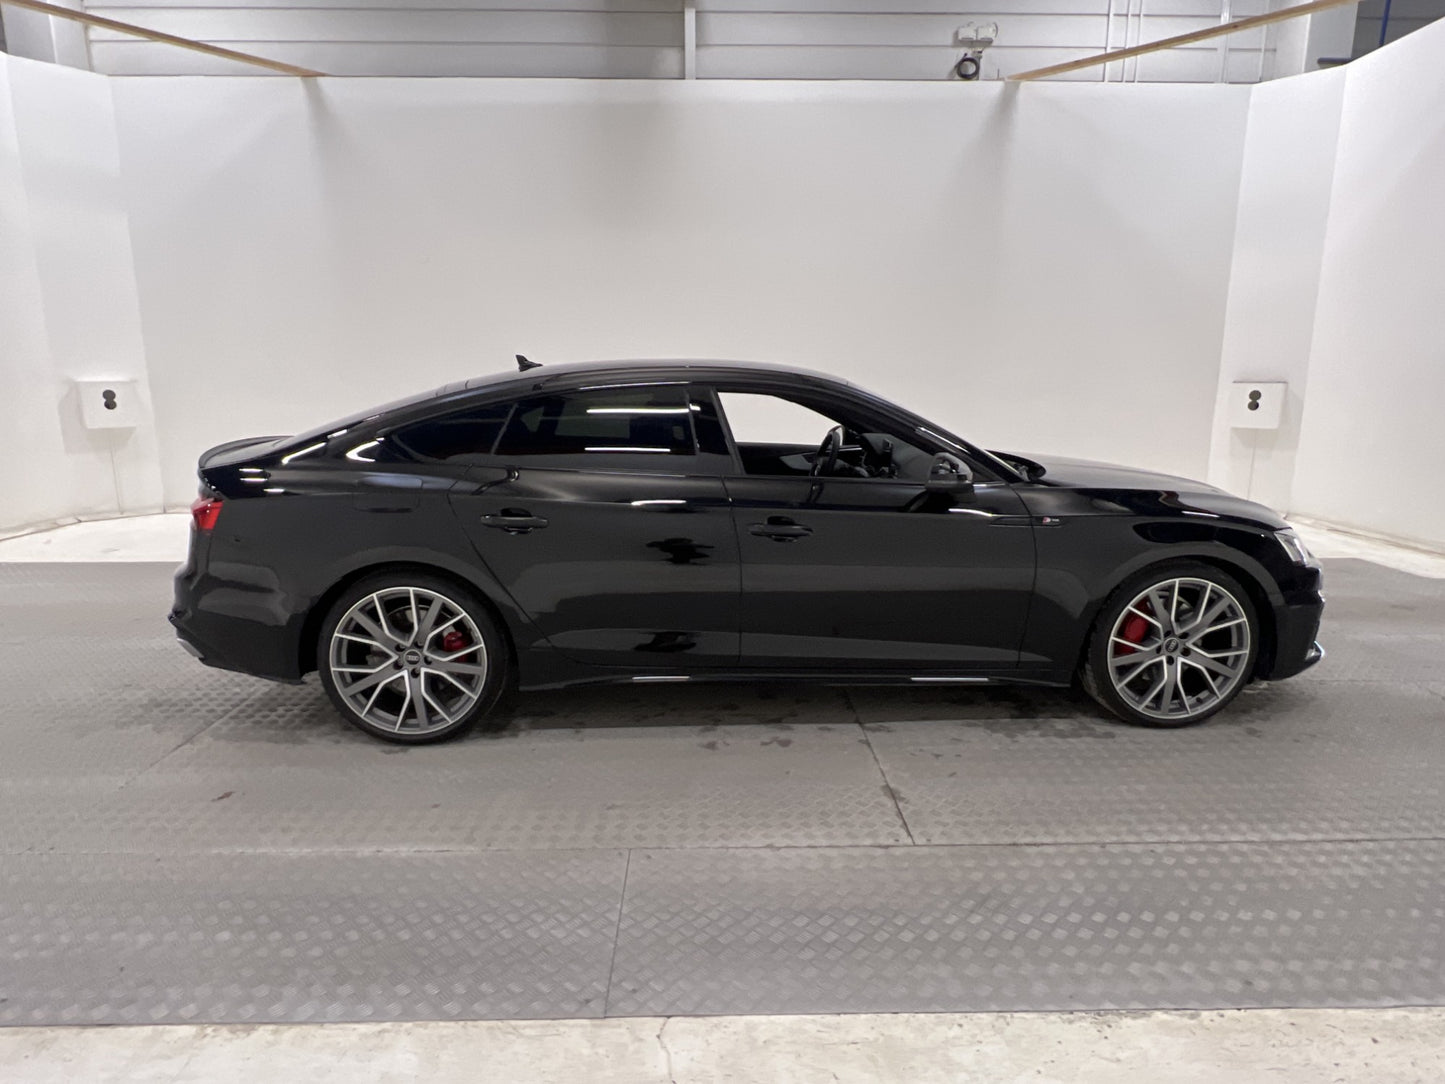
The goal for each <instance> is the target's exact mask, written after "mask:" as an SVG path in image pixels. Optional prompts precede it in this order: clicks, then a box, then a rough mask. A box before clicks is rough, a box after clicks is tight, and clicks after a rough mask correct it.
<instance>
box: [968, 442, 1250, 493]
mask: <svg viewBox="0 0 1445 1084" xmlns="http://www.w3.org/2000/svg"><path fill="white" fill-rule="evenodd" d="M994 454H995V455H997V456H998V457H999V458H1000V459H1002V460H1003V461H1004V462H1005V463H1009V464H1011V465H1022V466H1023V467H1024V468H1025V473H1026V474H1028V476H1029V480H1030V481H1035V482H1041V483H1043V484H1044V485H1053V486H1068V487H1069V488H1071V489H1167V490H1172V491H1174V492H1178V493H1223V492H1224V491H1223V490H1222V489H1219V488H1218V487H1216V486H1212V485H1209V484H1208V483H1207V482H1197V481H1195V480H1194V479H1192V478H1182V477H1180V476H1179V475H1177V474H1164V473H1162V472H1160V471H1151V470H1145V469H1144V468H1142V467H1124V466H1120V465H1119V464H1117V463H1099V462H1097V461H1095V460H1092V459H1070V458H1068V457H1066V456H1061V455H1043V456H1039V455H1017V454H1014V453H1012V452H995V453H994Z"/></svg>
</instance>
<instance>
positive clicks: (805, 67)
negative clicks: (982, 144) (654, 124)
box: [6, 0, 1445, 82]
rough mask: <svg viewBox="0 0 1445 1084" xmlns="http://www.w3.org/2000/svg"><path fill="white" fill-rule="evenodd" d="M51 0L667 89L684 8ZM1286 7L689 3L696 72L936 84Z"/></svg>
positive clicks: (288, 41)
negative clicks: (961, 68) (981, 28)
mask: <svg viewBox="0 0 1445 1084" xmlns="http://www.w3.org/2000/svg"><path fill="white" fill-rule="evenodd" d="M61 2H69V3H70V4H71V6H81V5H83V6H84V7H85V8H86V9H88V10H90V11H92V12H94V13H96V14H99V15H105V16H108V17H110V18H113V19H119V20H121V21H124V22H130V23H136V24H139V25H141V26H145V27H149V28H152V29H155V30H161V31H165V32H167V33H170V34H175V35H179V36H181V37H187V38H194V39H198V40H201V41H206V42H211V43H214V44H218V45H224V46H227V47H229V48H233V49H237V50H240V51H243V52H249V53H255V54H258V55H261V56H265V57H270V58H273V59H277V60H283V61H288V62H290V63H293V64H297V65H301V66H303V67H308V68H314V69H318V70H320V71H324V72H326V73H328V74H334V75H399V76H546V77H567V76H572V77H601V78H609V77H610V78H663V79H666V78H679V77H681V76H682V75H683V69H684V45H683V42H684V26H685V22H686V19H687V18H688V16H687V15H686V14H685V8H684V4H685V0H61ZM1295 2H1299V0H895V2H892V3H889V2H885V0H695V3H694V4H692V5H691V6H692V7H693V8H694V10H695V13H696V14H695V28H696V65H697V67H696V75H697V77H699V78H739V79H758V78H765V79H943V78H947V77H948V74H949V70H950V68H951V67H952V65H953V64H954V62H955V61H956V60H957V59H958V57H959V55H960V50H959V48H957V47H956V46H955V45H954V43H953V38H954V32H955V30H956V29H958V28H959V27H961V26H963V25H964V24H966V23H997V24H998V27H999V32H998V41H997V44H996V45H995V46H993V47H992V48H991V49H990V50H989V51H988V53H987V54H986V57H985V61H984V77H985V78H993V77H996V76H997V75H1007V74H1010V73H1012V72H1018V71H1022V70H1024V69H1027V68H1032V67H1038V66H1041V65H1044V64H1051V63H1055V62H1058V61H1062V60H1071V59H1074V58H1077V57H1083V56H1088V55H1090V54H1093V53H1097V52H1099V51H1101V50H1102V49H1104V48H1105V47H1106V46H1107V47H1110V48H1120V47H1122V46H1125V45H1133V44H1138V43H1140V42H1148V41H1153V40H1157V39H1159V38H1162V37H1167V36H1170V35H1173V34H1181V33H1186V32H1188V31H1191V30H1197V29H1202V28H1205V27H1209V26H1214V25H1217V24H1218V23H1219V22H1220V21H1221V20H1222V19H1230V18H1232V19H1237V18H1242V17H1244V16H1248V15H1257V14H1260V13H1262V12H1264V11H1269V10H1275V9H1277V8H1279V7H1283V6H1289V4H1291V3H1295ZM1383 3H1384V0H1366V2H1365V3H1363V4H1361V19H1360V23H1359V25H1358V27H1357V29H1356V51H1357V52H1359V51H1365V50H1366V49H1367V48H1369V47H1371V46H1372V45H1373V44H1374V41H1375V40H1376V39H1377V38H1378V36H1379V11H1380V9H1381V8H1382V7H1383ZM6 10H7V13H13V12H14V11H15V9H6ZM1342 10H1343V11H1345V12H1349V11H1350V9H1348V8H1345V9H1342ZM1441 14H1445V0H1393V7H1392V11H1391V35H1390V36H1391V37H1392V38H1393V37H1394V36H1396V33H1397V32H1399V31H1404V30H1408V29H1413V28H1415V27H1417V26H1419V25H1422V24H1423V22H1425V21H1428V20H1429V19H1430V18H1434V17H1438V16H1440V15H1441ZM6 18H7V20H11V19H13V14H7V16H6ZM40 18H44V17H43V16H42V17H40ZM1347 30H1348V28H1347ZM70 33H72V34H74V35H79V34H81V32H80V31H78V30H72V31H70ZM1281 33H1282V31H1281V29H1280V28H1278V27H1273V28H1269V29H1266V30H1257V31H1253V32H1248V33H1243V34H1237V35H1232V36H1230V37H1228V38H1225V39H1220V40H1217V41H1211V42H1206V43H1202V44H1200V45H1198V46H1195V47H1192V48H1183V49H1176V50H1170V51H1168V52H1163V53H1156V54H1153V55H1150V56H1147V57H1143V58H1140V59H1138V60H1134V61H1127V62H1123V63H1120V64H1113V65H1110V66H1109V67H1108V68H1107V69H1104V68H1094V69H1089V70H1086V71H1081V72H1078V73H1075V74H1074V75H1072V76H1065V77H1064V78H1074V79H1079V80H1093V81H1098V80H1100V79H1104V78H1107V79H1113V80H1119V79H1138V80H1143V81H1170V82H1216V81H1220V80H1221V79H1222V80H1224V81H1229V82H1256V81H1258V80H1260V79H1262V78H1268V77H1270V76H1272V75H1274V74H1282V73H1277V72H1276V71H1275V61H1276V54H1277V53H1278V52H1280V50H1279V49H1278V48H1277V46H1278V45H1279V43H1280V41H1281V40H1282V39H1281V36H1280V35H1281ZM16 36H17V35H15V34H13V33H12V38H15V37H16ZM87 36H88V63H89V65H90V66H91V67H93V68H94V69H95V70H97V71H101V72H106V73H109V74H115V75H171V74H189V73H206V74H212V73H214V74H221V73H238V74H239V73H251V72H254V69H249V68H245V67H242V66H239V65H234V64H232V63H230V62H227V61H224V60H216V59H213V58H209V57H206V56H203V55H200V54H196V53H191V52H186V51H184V50H180V49H177V48H174V47H172V46H168V45H164V44H158V43H155V42H148V41H145V40H142V39H139V38H135V37H129V36H126V35H123V34H118V33H115V32H112V31H105V30H99V29H91V30H90V31H89V32H88V35H87ZM56 40H57V42H59V40H60V39H59V37H58V36H57V38H56ZM1348 41H1349V35H1348V33H1346V34H1345V35H1344V38H1343V40H1342V42H1341V46H1342V47H1341V48H1340V49H1338V50H1335V51H1337V52H1348ZM84 44H85V43H84V42H82V50H81V51H82V55H83V54H84V52H85V50H84ZM15 51H16V52H21V51H22V50H20V49H19V48H17V49H16V50H15ZM72 52H73V50H72Z"/></svg>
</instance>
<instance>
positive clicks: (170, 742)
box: [0, 560, 1445, 1025]
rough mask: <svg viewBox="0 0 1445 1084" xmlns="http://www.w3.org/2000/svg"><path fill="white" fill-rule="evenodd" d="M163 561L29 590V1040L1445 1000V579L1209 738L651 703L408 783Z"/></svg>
mask: <svg viewBox="0 0 1445 1084" xmlns="http://www.w3.org/2000/svg"><path fill="white" fill-rule="evenodd" d="M169 573H170V568H169V566H166V565H159V564H146V563H129V564H85V563H69V564H65V563H42V564H4V565H0V645H3V651H0V678H3V680H4V687H5V688H6V689H7V697H8V710H7V711H6V712H5V713H4V715H3V718H0V737H3V739H4V745H3V748H5V750H6V755H5V757H4V758H3V760H0V854H3V855H4V862H5V868H6V874H7V875H6V877H5V879H4V882H3V884H0V945H3V946H5V952H6V955H7V959H6V966H5V968H4V972H3V974H0V1023H5V1024H10V1025H26V1024H29V1025H44V1024H115V1023H122V1024H150V1023H162V1022H170V1023H191V1022H231V1023H260V1022H278V1023H284V1022H293V1023H305V1022H315V1023H320V1022H336V1021H400V1020H466V1019H479V1018H537V1017H557V1018H581V1017H601V1016H676V1015H707V1014H729V1015H731V1014H775V1013H866V1012H873V1013H878V1012H883V1013H898V1012H954V1013H956V1012H972V1011H985V1010H986V1011H1009V1010H1029V1011H1041V1010H1078V1009H1083V1010H1109V1009H1163V1008H1197V1009H1215V1008H1239V1007H1247V1006H1280V1007H1284V1006H1288V1007H1299V1006H1316V1007H1324V1006H1334V1007H1353V1006H1398V1005H1421V1004H1442V1003H1445V961H1442V956H1441V945H1442V944H1445V895H1442V893H1441V892H1440V886H1441V884H1442V883H1445V788H1442V787H1441V786H1440V783H1439V780H1440V769H1441V765H1442V764H1445V651H1442V648H1445V607H1442V606H1441V602H1442V601H1445V581H1440V580H1432V579H1424V578H1421V577H1416V576H1412V575H1409V574H1406V573H1402V572H1397V571H1392V570H1387V569H1382V568H1379V567H1378V566H1374V565H1370V564H1366V563H1364V562H1360V561H1354V560H1337V561H1331V562H1329V567H1328V569H1327V576H1328V589H1327V590H1328V594H1329V597H1330V604H1329V611H1328V616H1327V619H1326V627H1325V631H1324V634H1323V638H1324V640H1325V642H1326V644H1327V646H1328V647H1329V649H1330V652H1331V654H1330V657H1329V658H1328V659H1327V660H1326V662H1325V663H1324V664H1323V665H1322V666H1320V667H1318V668H1317V669H1316V670H1314V671H1311V672H1310V673H1309V674H1307V675H1305V676H1303V677H1301V678H1299V679H1296V680H1294V681H1289V682H1284V683H1281V684H1279V685H1274V686H1264V687H1256V688H1254V689H1252V690H1251V691H1250V692H1249V693H1248V694H1247V695H1245V696H1244V697H1242V698H1241V700H1240V701H1239V702H1238V704H1237V705H1236V706H1235V707H1234V708H1233V709H1232V710H1231V711H1229V712H1228V713H1227V714H1225V715H1224V716H1222V717H1220V718H1219V719H1217V720H1216V721H1214V722H1211V723H1210V724H1208V725H1206V726H1203V727H1199V728H1194V729H1190V730H1185V731H1177V732H1160V731H1150V730H1143V729H1135V728H1130V727H1126V726H1122V725H1120V724H1117V723H1114V722H1112V721H1109V720H1108V719H1106V718H1104V717H1102V716H1101V715H1100V714H1099V713H1098V712H1097V711H1096V710H1095V709H1094V708H1093V707H1092V706H1091V705H1089V704H1088V703H1087V702H1085V701H1082V700H1079V699H1077V698H1074V697H1072V696H1070V695H1067V694H1064V693H1054V692H1047V691H1026V690H1008V689H994V690H919V691H914V690H891V689H860V690H848V691H842V690H830V689H809V688H733V687H718V688H707V687H696V688H671V687H650V688H638V689H621V690H592V691H587V692H568V693H551V694H546V695H540V694H539V695H532V696H527V697H523V698H521V699H520V700H519V701H518V703H517V706H516V714H515V718H514V719H513V721H512V724H511V725H510V726H509V727H508V729H506V730H505V731H503V732H502V733H500V734H481V735H476V736H473V737H472V738H470V739H469V740H466V741H463V742H460V743H456V744H452V745H448V746H441V747H429V748H402V747H395V746H387V745H383V744H380V743H376V742H373V741H371V740H369V739H367V738H365V737H364V736H362V735H360V734H359V733H356V732H355V731H352V730H350V729H348V728H346V727H345V726H344V725H343V724H342V723H340V721H339V720H338V719H337V718H336V717H335V716H334V715H333V714H332V712H331V711H330V709H329V707H328V705H327V703H326V701H325V699H324V697H323V696H322V694H321V692H320V690H319V688H317V687H316V686H315V685H314V684H312V685H310V686H306V687H300V688H296V687H287V686H276V685H271V684H267V683H264V682H258V681H255V680H252V679H247V678H244V677H241V676H238V675H231V674H225V673H221V672H217V671H213V670H208V669H205V668H203V667H200V666H198V665H196V664H195V663H194V662H193V661H192V660H191V659H190V658H189V657H188V656H186V655H185V654H184V653H182V652H180V651H179V649H178V648H176V647H175V645H174V643H173V640H172V637H171V635H170V632H169V630H168V628H167V627H166V625H165V622H164V613H165V609H166V603H167V601H168V578H169Z"/></svg>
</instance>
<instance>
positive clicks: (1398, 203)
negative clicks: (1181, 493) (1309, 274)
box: [1295, 23, 1445, 547]
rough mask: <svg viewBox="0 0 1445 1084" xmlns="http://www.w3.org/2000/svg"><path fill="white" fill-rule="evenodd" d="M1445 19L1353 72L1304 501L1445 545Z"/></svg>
mask: <svg viewBox="0 0 1445 1084" xmlns="http://www.w3.org/2000/svg"><path fill="white" fill-rule="evenodd" d="M1442 67H1445V23H1435V24H1433V25H1431V26H1428V27H1426V28H1424V29H1423V30H1421V31H1419V32H1418V33H1415V34H1412V35H1410V36H1409V37H1407V38H1405V39H1403V40H1401V41H1398V42H1395V43H1393V44H1391V45H1389V46H1387V47H1386V48H1384V49H1381V50H1379V51H1377V52H1375V53H1371V54H1370V55H1369V56H1366V57H1363V58H1361V59H1360V60H1357V61H1355V62H1354V63H1353V64H1351V65H1350V66H1349V67H1348V68H1347V69H1346V70H1347V72H1348V77H1347V80H1346V84H1345V94H1344V104H1343V111H1342V114H1341V121H1340V137H1339V151H1338V154H1337V157H1336V164H1335V171H1334V189H1333V193H1332V198H1331V204H1330V217H1329V229H1328V232H1327V234H1326V237H1325V245H1324V256H1323V262H1322V271H1321V275H1320V288H1319V304H1318V315H1317V317H1316V321H1315V327H1314V348H1313V354H1312V359H1311V364H1310V374H1309V381H1310V384H1309V393H1308V397H1307V399H1306V406H1305V414H1304V425H1303V429H1302V432H1301V435H1300V450H1299V469H1298V473H1297V475H1296V478H1295V505H1296V507H1297V508H1298V510H1299V511H1300V512H1302V513H1307V514H1309V515H1314V516H1318V517H1319V518H1321V519H1326V520H1330V521H1332V522H1336V523H1342V524H1346V525H1351V526H1356V527H1360V528H1363V529H1366V530H1371V531H1375V532H1378V533H1382V534H1386V535H1392V536H1396V537H1399V538H1403V539H1413V540H1416V541H1420V542H1424V543H1427V544H1431V545H1434V546H1436V547H1445V500H1442V499H1441V497H1440V477H1441V472H1442V470H1445V425H1442V424H1441V422H1442V418H1445V305H1442V304H1441V297H1442V286H1445V199H1442V192H1445V186H1442V178H1445V79H1442V78H1441V70H1442Z"/></svg>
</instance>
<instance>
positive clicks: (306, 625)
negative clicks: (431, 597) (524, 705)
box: [296, 558, 519, 678]
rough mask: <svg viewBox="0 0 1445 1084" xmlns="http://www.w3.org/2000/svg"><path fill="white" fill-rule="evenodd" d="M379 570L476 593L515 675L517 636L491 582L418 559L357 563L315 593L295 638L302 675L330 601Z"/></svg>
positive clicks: (312, 665)
mask: <svg viewBox="0 0 1445 1084" xmlns="http://www.w3.org/2000/svg"><path fill="white" fill-rule="evenodd" d="M383 572H385V573H395V572H416V573H422V574H425V575H428V576H433V577H437V578H440V579H443V580H449V581H451V582H452V583H455V584H456V585H457V586H459V587H461V588H463V589H464V590H468V591H471V592H472V593H473V594H474V595H476V596H477V598H478V599H479V600H480V601H481V603H482V605H483V606H485V607H486V608H487V613H488V616H490V617H491V618H492V620H493V621H495V622H496V624H497V628H498V629H500V630H501V633H502V636H503V638H504V639H505V640H506V645H507V651H508V654H509V665H510V668H511V670H512V676H513V678H515V676H516V668H517V664H518V659H519V654H518V651H517V637H516V632H515V630H514V629H513V627H512V620H511V619H510V618H511V614H510V607H508V606H506V605H504V604H502V603H499V601H498V599H497V598H496V597H495V596H494V592H497V591H498V590H499V588H497V587H496V586H495V585H494V584H489V583H486V582H485V581H483V580H482V579H481V578H480V577H475V576H468V575H466V574H464V573H462V572H461V571H459V570H458V569H455V568H450V567H448V566H447V565H444V564H437V563H435V562H431V561H427V560H425V559H420V558H394V559H383V560H375V561H372V562H370V563H366V564H360V565H358V566H356V567H355V568H353V569H351V570H349V571H347V572H346V573H344V574H342V575H341V576H339V577H338V578H337V579H336V580H335V582H333V583H332V584H331V586H330V587H328V588H326V590H325V591H323V592H322V593H321V594H320V595H318V596H317V597H316V600H315V601H314V602H313V603H312V604H311V606H310V607H309V608H308V609H307V611H306V614H305V617H304V618H303V619H302V622H301V629H300V635H299V640H298V643H297V645H296V648H297V662H298V665H299V666H300V671H301V673H302V674H309V673H311V672H312V671H314V670H315V669H316V667H317V659H316V640H317V637H318V635H319V634H320V632H321V622H322V621H323V620H325V618H326V614H327V612H328V611H330V609H331V606H332V604H333V603H335V601H336V600H337V599H338V598H340V597H341V596H342V594H344V593H345V592H346V591H347V590H348V589H349V588H351V587H352V586H353V585H354V584H356V583H359V582H360V581H361V580H363V579H365V578H366V577H368V576H374V575H377V574H379V573H383Z"/></svg>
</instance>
